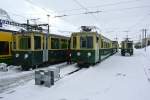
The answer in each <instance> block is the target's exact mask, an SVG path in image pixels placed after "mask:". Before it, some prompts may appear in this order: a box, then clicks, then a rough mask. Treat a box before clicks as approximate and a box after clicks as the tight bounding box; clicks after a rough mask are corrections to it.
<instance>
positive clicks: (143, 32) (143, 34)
mask: <svg viewBox="0 0 150 100" xmlns="http://www.w3.org/2000/svg"><path fill="white" fill-rule="evenodd" d="M142 48H144V29H142Z"/></svg>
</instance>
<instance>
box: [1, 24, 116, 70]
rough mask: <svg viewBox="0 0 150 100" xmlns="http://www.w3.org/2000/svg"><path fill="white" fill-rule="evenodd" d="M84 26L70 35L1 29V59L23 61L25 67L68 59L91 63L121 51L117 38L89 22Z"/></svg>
mask: <svg viewBox="0 0 150 100" xmlns="http://www.w3.org/2000/svg"><path fill="white" fill-rule="evenodd" d="M81 29H82V30H81V31H80V32H73V33H72V34H71V36H70V37H67V36H62V35H56V34H46V33H44V32H42V31H32V30H30V31H20V32H19V31H8V30H1V31H0V35H1V37H0V45H1V46H0V63H1V62H4V63H7V64H13V65H17V66H18V65H21V68H22V70H30V69H34V68H37V67H39V66H41V65H43V64H47V63H48V64H56V63H60V62H66V61H70V62H73V63H77V65H78V66H79V67H89V66H90V65H95V64H96V63H99V62H101V61H103V60H105V59H106V58H108V57H109V56H111V55H113V54H115V53H116V52H117V51H118V42H117V41H112V40H110V39H108V38H106V37H105V36H103V35H102V34H99V33H98V32H97V31H93V28H92V27H90V26H82V27H81Z"/></svg>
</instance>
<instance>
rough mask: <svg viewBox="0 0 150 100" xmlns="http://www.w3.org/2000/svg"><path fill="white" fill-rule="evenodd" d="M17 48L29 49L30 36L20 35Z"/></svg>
mask: <svg viewBox="0 0 150 100" xmlns="http://www.w3.org/2000/svg"><path fill="white" fill-rule="evenodd" d="M19 48H20V49H30V48H31V37H30V36H23V37H20V39H19Z"/></svg>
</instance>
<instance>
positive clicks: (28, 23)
mask: <svg viewBox="0 0 150 100" xmlns="http://www.w3.org/2000/svg"><path fill="white" fill-rule="evenodd" d="M27 31H29V20H27Z"/></svg>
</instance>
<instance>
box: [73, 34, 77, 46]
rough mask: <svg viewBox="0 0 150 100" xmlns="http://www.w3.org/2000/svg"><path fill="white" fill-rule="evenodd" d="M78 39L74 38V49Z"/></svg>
mask: <svg viewBox="0 0 150 100" xmlns="http://www.w3.org/2000/svg"><path fill="white" fill-rule="evenodd" d="M76 43H77V38H76V37H73V48H76Z"/></svg>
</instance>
